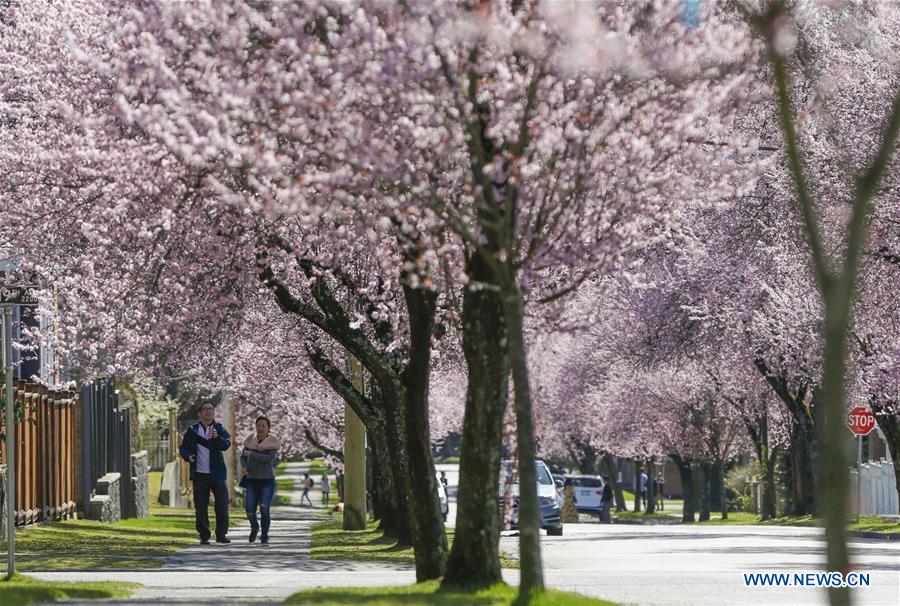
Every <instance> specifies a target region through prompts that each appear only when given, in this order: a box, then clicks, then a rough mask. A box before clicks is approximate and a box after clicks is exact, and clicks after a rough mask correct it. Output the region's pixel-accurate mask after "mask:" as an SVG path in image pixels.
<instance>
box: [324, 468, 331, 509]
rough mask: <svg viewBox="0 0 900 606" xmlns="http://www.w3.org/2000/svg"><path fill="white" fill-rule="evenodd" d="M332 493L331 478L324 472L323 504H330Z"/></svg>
mask: <svg viewBox="0 0 900 606" xmlns="http://www.w3.org/2000/svg"><path fill="white" fill-rule="evenodd" d="M330 494H331V480H329V479H328V474H327V473H323V474H322V505H328V496H329V495H330Z"/></svg>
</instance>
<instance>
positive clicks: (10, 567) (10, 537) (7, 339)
mask: <svg viewBox="0 0 900 606" xmlns="http://www.w3.org/2000/svg"><path fill="white" fill-rule="evenodd" d="M12 313H13V308H12V306H9V305H3V366H4V369H5V370H6V423H5V426H6V495H5V500H6V578H7V579H11V578H13V575H14V574H16V441H15V433H16V425H15V420H16V418H15V412H14V411H13V407H14V403H15V400H14V397H13V362H12Z"/></svg>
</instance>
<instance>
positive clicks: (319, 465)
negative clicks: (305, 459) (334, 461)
mask: <svg viewBox="0 0 900 606" xmlns="http://www.w3.org/2000/svg"><path fill="white" fill-rule="evenodd" d="M323 473H332V471H331V468H330V467H328V465H326V464H325V461H323V460H322V459H313V460H312V461H310V462H309V475H311V476H313V477H315V476H321V475H322V474H323Z"/></svg>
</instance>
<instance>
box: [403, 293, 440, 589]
mask: <svg viewBox="0 0 900 606" xmlns="http://www.w3.org/2000/svg"><path fill="white" fill-rule="evenodd" d="M403 293H404V296H405V298H406V307H407V309H408V311H409V323H410V327H409V332H410V336H409V340H410V350H409V363H408V365H407V367H406V369H405V370H404V372H403V375H402V379H403V383H404V387H405V392H406V393H405V396H406V397H405V400H406V402H405V403H406V407H405V414H404V423H405V432H406V455H407V456H406V470H407V479H408V483H407V489H408V491H409V506H410V507H409V508H410V514H411V518H412V521H413V523H412V527H413V547H414V552H415V558H416V581H417V582H422V581H428V580H431V579H438V578H440V577H442V576H444V569H445V567H446V564H447V534H446V532H445V531H444V521H443V516H442V514H441V508H440V502H439V501H438V496H437V486H436V482H437V478H436V475H435V471H434V460H433V459H432V457H431V434H430V430H429V423H428V383H429V374H430V365H431V332H432V329H433V328H434V314H435V308H436V304H437V294H436V293H435V292H434V291H431V290H425V289H420V288H412V287H410V286H408V285H405V286H404V287H403Z"/></svg>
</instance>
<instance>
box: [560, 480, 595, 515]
mask: <svg viewBox="0 0 900 606" xmlns="http://www.w3.org/2000/svg"><path fill="white" fill-rule="evenodd" d="M566 480H567V481H569V482H571V483H572V485H573V486H574V492H573V496H574V498H575V509H577V510H578V511H580V512H582V513H599V512H600V498H601V497H602V496H603V480H602V479H601V478H600V476H566Z"/></svg>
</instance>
